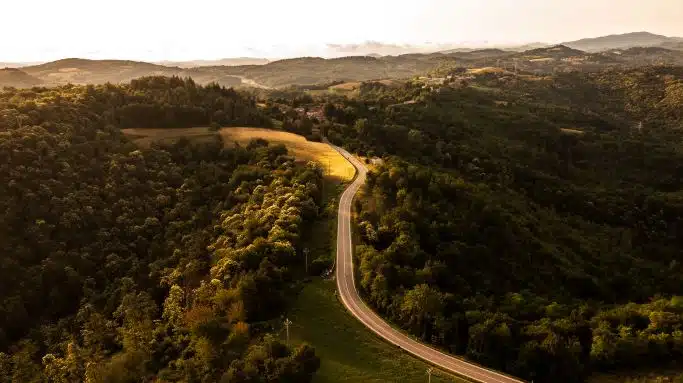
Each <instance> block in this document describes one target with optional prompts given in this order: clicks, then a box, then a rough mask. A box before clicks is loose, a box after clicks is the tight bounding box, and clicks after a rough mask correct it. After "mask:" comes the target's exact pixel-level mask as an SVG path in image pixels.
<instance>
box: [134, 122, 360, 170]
mask: <svg viewBox="0 0 683 383" xmlns="http://www.w3.org/2000/svg"><path fill="white" fill-rule="evenodd" d="M123 133H124V134H126V135H127V136H129V137H130V138H131V139H132V140H133V142H135V143H136V144H137V145H139V146H141V147H149V145H150V144H151V143H152V142H154V141H159V140H161V141H172V140H176V139H178V138H180V137H187V138H190V139H192V140H203V139H204V140H205V139H210V138H211V137H212V136H214V135H216V134H220V135H221V136H222V137H223V140H224V141H225V144H226V145H234V143H235V142H237V143H239V144H240V145H246V144H248V143H249V141H251V140H252V139H255V138H262V139H264V140H267V141H269V142H271V143H275V144H284V145H285V146H286V147H287V149H288V150H289V151H290V154H292V155H293V156H294V157H295V158H297V159H299V160H302V161H316V162H318V163H320V164H321V165H322V166H323V168H324V169H325V174H326V176H327V177H329V178H332V179H334V180H337V181H339V182H347V181H350V180H351V179H353V177H354V175H355V173H356V171H355V169H354V168H353V166H351V164H349V163H348V161H346V160H345V159H344V157H342V156H341V155H340V154H339V153H337V152H336V151H335V150H334V149H332V148H331V147H329V146H328V145H326V144H324V143H322V142H313V141H308V140H306V138H304V137H302V136H299V135H297V134H293V133H288V132H283V131H277V130H271V129H264V128H242V127H235V128H233V127H230V128H222V129H221V130H220V131H219V132H213V131H210V130H209V129H208V128H185V129H124V130H123Z"/></svg>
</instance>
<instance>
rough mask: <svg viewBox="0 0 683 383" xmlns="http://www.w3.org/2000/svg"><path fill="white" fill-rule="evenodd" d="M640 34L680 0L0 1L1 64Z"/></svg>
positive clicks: (675, 9)
mask: <svg viewBox="0 0 683 383" xmlns="http://www.w3.org/2000/svg"><path fill="white" fill-rule="evenodd" d="M635 31H648V32H652V33H657V34H663V35H667V36H683V0H467V1H463V0H343V1H337V0H335V1H332V0H286V1H285V0H243V1H235V0H192V1H182V2H181V1H177V0H165V1H161V0H107V1H105V0H21V1H19V0H2V3H0V62H35V61H49V60H55V59H60V58H66V57H80V58H91V59H105V58H108V59H113V58H116V59H131V60H145V61H160V60H193V59H218V58H225V57H265V58H282V57H294V56H307V55H310V56H318V55H320V56H325V55H326V53H328V51H329V49H328V48H327V47H326V44H358V43H363V42H366V41H377V42H382V43H390V44H413V45H418V44H426V43H430V44H460V45H465V46H486V45H494V44H518V43H529V42H546V43H560V42H563V41H571V40H576V39H580V38H584V37H596V36H602V35H607V34H617V33H627V32H635Z"/></svg>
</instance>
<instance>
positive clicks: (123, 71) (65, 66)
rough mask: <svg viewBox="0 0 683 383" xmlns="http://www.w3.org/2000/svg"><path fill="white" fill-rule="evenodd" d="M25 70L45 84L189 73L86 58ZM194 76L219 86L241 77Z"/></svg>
mask: <svg viewBox="0 0 683 383" xmlns="http://www.w3.org/2000/svg"><path fill="white" fill-rule="evenodd" d="M22 70H23V71H25V72H26V73H28V74H30V75H32V76H34V77H36V78H39V79H40V80H41V81H42V82H43V83H44V84H45V85H48V86H56V85H64V84H67V83H71V84H104V83H107V82H109V83H113V84H119V83H123V82H128V81H130V80H132V79H136V78H140V77H144V76H180V77H187V76H190V74H189V72H187V70H185V69H182V68H178V67H171V66H163V65H157V64H151V63H146V62H140V61H126V60H86V59H78V58H71V59H63V60H58V61H53V62H49V63H45V64H41V65H33V66H27V67H23V68H22ZM192 77H193V79H194V80H195V81H196V82H198V83H200V84H208V83H210V82H216V83H218V84H219V85H222V86H236V85H239V84H240V83H241V80H240V79H239V78H236V77H232V76H226V75H224V74H220V73H219V74H214V73H208V72H196V73H192Z"/></svg>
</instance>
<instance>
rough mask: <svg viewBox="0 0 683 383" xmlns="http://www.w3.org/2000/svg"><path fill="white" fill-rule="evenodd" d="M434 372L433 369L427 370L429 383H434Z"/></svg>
mask: <svg viewBox="0 0 683 383" xmlns="http://www.w3.org/2000/svg"><path fill="white" fill-rule="evenodd" d="M433 371H434V369H433V368H431V367H429V368H428V369H427V383H432V372H433Z"/></svg>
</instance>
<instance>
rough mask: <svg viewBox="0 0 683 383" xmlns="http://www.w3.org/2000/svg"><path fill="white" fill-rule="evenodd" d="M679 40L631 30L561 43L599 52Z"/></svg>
mask: <svg viewBox="0 0 683 383" xmlns="http://www.w3.org/2000/svg"><path fill="white" fill-rule="evenodd" d="M680 42H681V38H679V37H667V36H662V35H656V34H654V33H649V32H632V33H625V34H620V35H609V36H601V37H595V38H586V39H581V40H576V41H569V42H566V43H563V45H566V46H568V47H571V48H575V49H580V50H583V51H587V52H601V51H605V50H609V49H627V48H632V47H656V46H665V45H669V44H677V43H680Z"/></svg>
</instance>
